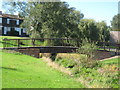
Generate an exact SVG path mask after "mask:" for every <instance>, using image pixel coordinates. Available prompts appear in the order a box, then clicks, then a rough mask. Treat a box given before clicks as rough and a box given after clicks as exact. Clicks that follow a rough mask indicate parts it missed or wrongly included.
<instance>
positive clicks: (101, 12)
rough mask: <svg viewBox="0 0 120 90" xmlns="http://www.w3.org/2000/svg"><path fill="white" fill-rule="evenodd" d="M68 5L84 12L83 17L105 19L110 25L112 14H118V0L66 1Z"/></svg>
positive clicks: (97, 19)
mask: <svg viewBox="0 0 120 90" xmlns="http://www.w3.org/2000/svg"><path fill="white" fill-rule="evenodd" d="M68 4H69V5H70V7H75V8H76V10H79V11H81V12H82V13H83V14H84V18H88V19H94V20H96V21H105V22H106V23H107V25H110V21H111V20H112V18H113V16H114V15H116V14H118V2H109V1H106V2H95V1H94V2H93V1H91V2H68Z"/></svg>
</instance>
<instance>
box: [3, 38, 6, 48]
mask: <svg viewBox="0 0 120 90" xmlns="http://www.w3.org/2000/svg"><path fill="white" fill-rule="evenodd" d="M5 47H6V39H5V38H4V39H3V48H5Z"/></svg>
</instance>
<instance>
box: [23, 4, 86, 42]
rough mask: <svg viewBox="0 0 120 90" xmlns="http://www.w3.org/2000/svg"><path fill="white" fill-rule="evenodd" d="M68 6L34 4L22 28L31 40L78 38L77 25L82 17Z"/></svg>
mask: <svg viewBox="0 0 120 90" xmlns="http://www.w3.org/2000/svg"><path fill="white" fill-rule="evenodd" d="M68 6H69V5H68V4H67V3H65V2H44V3H36V5H34V6H32V7H30V10H29V15H28V16H27V17H25V20H24V23H23V24H22V26H23V27H26V28H27V33H28V34H29V35H30V36H31V37H32V38H38V37H42V38H78V36H77V35H78V34H77V32H79V29H78V23H79V22H80V20H81V19H82V18H83V16H84V15H83V14H82V13H80V12H79V11H76V10H75V9H74V8H69V7H68ZM30 26H32V27H33V29H32V30H31V27H30ZM71 32H72V33H71ZM56 42H57V43H58V41H56Z"/></svg>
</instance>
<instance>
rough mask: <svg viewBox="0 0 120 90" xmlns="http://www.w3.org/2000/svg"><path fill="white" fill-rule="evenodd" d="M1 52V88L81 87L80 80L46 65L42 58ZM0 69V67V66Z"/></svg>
mask: <svg viewBox="0 0 120 90" xmlns="http://www.w3.org/2000/svg"><path fill="white" fill-rule="evenodd" d="M0 52H2V66H0V67H2V87H3V88H83V87H84V86H83V85H82V84H81V83H80V82H76V81H75V80H74V79H73V78H71V77H69V76H67V75H65V74H63V73H61V72H59V71H57V70H55V69H53V68H51V67H49V66H47V64H46V63H45V62H44V61H43V60H42V59H36V58H33V57H31V56H27V55H22V54H19V53H8V52H5V51H0ZM0 69H1V68H0Z"/></svg>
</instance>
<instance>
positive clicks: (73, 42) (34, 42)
mask: <svg viewBox="0 0 120 90" xmlns="http://www.w3.org/2000/svg"><path fill="white" fill-rule="evenodd" d="M80 45H81V41H80V40H78V39H63V38H40V39H33V38H32V39H3V48H6V47H27V46H80Z"/></svg>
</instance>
